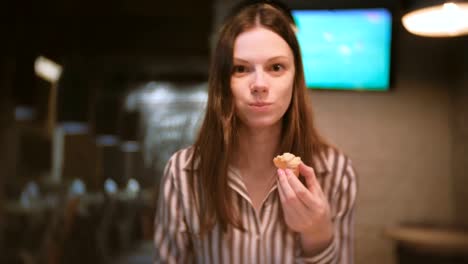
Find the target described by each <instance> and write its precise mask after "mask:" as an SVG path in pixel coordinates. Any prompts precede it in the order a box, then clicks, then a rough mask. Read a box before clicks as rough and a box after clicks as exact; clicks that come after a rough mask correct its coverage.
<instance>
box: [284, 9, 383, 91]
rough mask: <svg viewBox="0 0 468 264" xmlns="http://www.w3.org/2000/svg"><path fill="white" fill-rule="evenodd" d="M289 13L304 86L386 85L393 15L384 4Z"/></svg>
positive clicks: (365, 87) (357, 87) (349, 87)
mask: <svg viewBox="0 0 468 264" xmlns="http://www.w3.org/2000/svg"><path fill="white" fill-rule="evenodd" d="M292 14H293V17H294V20H295V22H296V25H297V28H298V33H297V37H298V40H299V45H300V46H301V52H302V60H303V64H304V73H305V79H306V84H307V87H308V88H315V89H343V90H377V91H385V90H388V89H389V86H390V57H391V54H390V53H391V36H392V34H391V33H392V17H391V13H390V12H389V11H388V10H387V9H350V10H293V11H292Z"/></svg>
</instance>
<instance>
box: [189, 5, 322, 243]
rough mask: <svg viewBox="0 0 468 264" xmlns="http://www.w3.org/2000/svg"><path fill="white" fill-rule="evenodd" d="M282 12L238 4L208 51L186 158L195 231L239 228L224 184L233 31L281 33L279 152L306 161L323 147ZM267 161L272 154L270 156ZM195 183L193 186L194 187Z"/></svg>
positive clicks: (231, 129)
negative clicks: (289, 89) (286, 66)
mask: <svg viewBox="0 0 468 264" xmlns="http://www.w3.org/2000/svg"><path fill="white" fill-rule="evenodd" d="M293 23H294V22H293V19H292V17H291V16H290V14H288V12H287V10H285V9H284V8H281V6H278V5H276V4H272V3H271V2H270V1H262V2H259V1H256V2H254V3H252V4H248V5H243V6H242V5H241V7H240V8H239V7H238V8H237V9H235V12H234V13H232V14H231V15H230V16H228V18H227V19H226V20H225V22H224V24H223V26H222V27H221V30H220V32H219V33H218V34H219V35H218V40H217V44H216V47H215V49H214V53H213V54H212V61H211V69H210V77H209V80H208V89H209V90H208V103H207V107H206V113H205V117H204V121H203V124H202V126H201V129H200V132H199V134H198V137H197V139H196V141H195V144H194V146H193V151H194V152H193V156H192V158H191V177H189V178H190V179H189V182H190V186H191V190H192V193H193V194H195V193H197V196H198V199H199V201H200V202H199V208H198V211H199V219H200V231H201V233H202V234H203V233H205V232H206V231H209V230H210V229H211V228H212V227H213V226H214V224H216V223H217V224H219V225H220V226H221V228H222V229H223V230H227V226H228V225H229V224H231V225H233V226H235V227H236V228H240V229H243V227H242V225H241V221H240V219H239V217H238V215H237V212H236V210H233V208H235V205H234V204H233V199H232V196H231V192H229V189H228V188H229V187H228V176H227V171H228V166H229V162H230V161H231V159H232V155H233V147H234V146H235V145H236V142H237V136H238V135H237V127H238V122H239V120H238V118H237V117H236V110H235V107H234V103H233V95H232V92H231V89H230V79H231V73H232V67H233V47H234V42H235V40H236V38H237V36H238V35H239V34H241V33H242V32H245V31H247V30H249V29H252V28H254V27H257V26H258V27H263V28H266V29H269V30H271V31H273V32H275V33H276V34H278V35H279V36H281V37H282V38H283V39H284V40H285V41H286V42H287V43H288V45H289V47H290V48H291V50H292V53H293V56H294V65H295V69H296V70H295V77H294V84H293V93H292V99H291V103H290V105H289V108H288V109H287V111H286V113H285V115H284V116H283V121H282V122H283V124H282V131H281V143H280V153H278V154H281V153H283V152H290V153H294V154H295V155H297V156H300V157H301V158H302V160H303V161H304V163H306V164H312V157H313V155H316V154H318V153H319V152H321V151H324V150H325V149H326V148H327V147H328V146H329V145H328V144H327V143H326V142H325V141H324V140H323V139H322V138H321V137H320V136H319V134H318V132H317V130H316V129H315V127H314V122H313V117H312V109H311V106H310V100H309V97H308V95H307V91H306V86H305V80H304V73H303V66H302V60H301V52H300V49H299V44H298V41H297V38H296V36H295V32H294V29H293ZM271 158H272V159H273V157H271ZM197 186H198V187H197Z"/></svg>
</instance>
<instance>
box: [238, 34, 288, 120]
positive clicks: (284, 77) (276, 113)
mask: <svg viewBox="0 0 468 264" xmlns="http://www.w3.org/2000/svg"><path fill="white" fill-rule="evenodd" d="M233 57H234V58H233V65H234V66H233V69H232V73H231V91H232V94H233V96H234V102H235V107H236V113H237V116H238V117H239V119H240V120H241V122H242V123H243V124H244V125H246V126H247V127H249V128H265V127H271V126H274V125H278V124H279V122H280V121H281V118H282V117H283V115H284V113H285V112H286V110H287V109H288V107H289V104H290V102H291V96H292V91H293V83H294V73H295V68H294V57H293V53H292V50H291V48H290V47H289V45H288V44H287V43H286V41H284V39H282V38H281V37H280V36H279V35H278V34H276V33H275V32H273V31H271V30H269V29H266V28H263V27H254V28H253V29H251V30H248V31H245V32H243V33H241V34H240V35H239V36H238V37H237V38H236V40H235V42H234V52H233Z"/></svg>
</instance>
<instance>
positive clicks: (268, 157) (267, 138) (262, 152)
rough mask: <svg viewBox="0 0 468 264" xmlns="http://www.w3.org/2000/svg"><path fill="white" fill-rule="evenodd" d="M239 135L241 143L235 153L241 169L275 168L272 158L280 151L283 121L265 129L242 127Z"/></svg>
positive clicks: (267, 169) (263, 169) (261, 169)
mask: <svg viewBox="0 0 468 264" xmlns="http://www.w3.org/2000/svg"><path fill="white" fill-rule="evenodd" d="M238 136H239V138H238V143H239V144H238V146H237V149H236V151H235V155H234V165H235V166H236V167H238V168H239V169H240V170H241V171H245V170H248V171H269V170H271V169H273V162H272V159H273V157H274V155H275V154H276V153H277V151H278V147H279V142H280V136H281V123H278V124H277V125H275V126H273V127H269V128H263V129H249V128H247V127H242V128H241V129H240V130H239V134H238ZM260 175H261V174H260Z"/></svg>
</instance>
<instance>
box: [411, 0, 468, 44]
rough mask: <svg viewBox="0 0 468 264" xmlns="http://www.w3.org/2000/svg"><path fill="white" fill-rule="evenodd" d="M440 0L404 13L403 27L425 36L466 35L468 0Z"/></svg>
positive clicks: (467, 33) (467, 30)
mask: <svg viewBox="0 0 468 264" xmlns="http://www.w3.org/2000/svg"><path fill="white" fill-rule="evenodd" d="M422 2H432V3H434V1H422ZM440 2H441V3H440V4H438V5H430V6H427V4H426V5H425V7H422V8H419V9H416V10H414V11H411V12H409V13H407V14H405V15H404V16H403V18H402V22H403V25H404V27H405V28H406V29H407V30H408V31H409V32H411V33H413V34H416V35H420V36H425V37H453V36H462V35H468V2H467V1H462V2H460V1H454V2H450V1H447V2H445V1H440Z"/></svg>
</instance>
